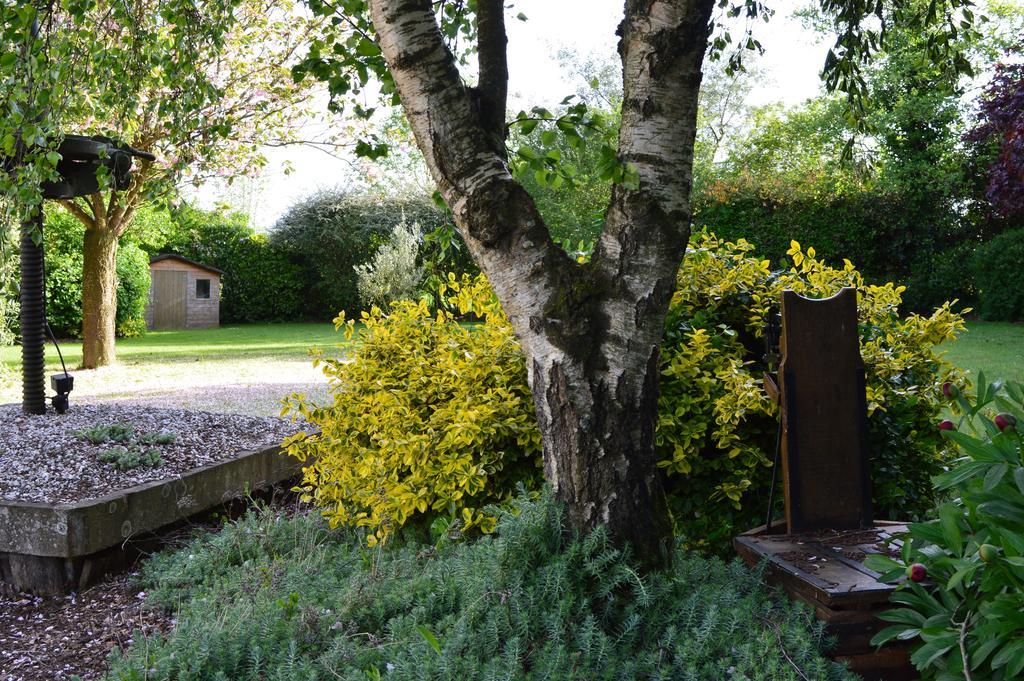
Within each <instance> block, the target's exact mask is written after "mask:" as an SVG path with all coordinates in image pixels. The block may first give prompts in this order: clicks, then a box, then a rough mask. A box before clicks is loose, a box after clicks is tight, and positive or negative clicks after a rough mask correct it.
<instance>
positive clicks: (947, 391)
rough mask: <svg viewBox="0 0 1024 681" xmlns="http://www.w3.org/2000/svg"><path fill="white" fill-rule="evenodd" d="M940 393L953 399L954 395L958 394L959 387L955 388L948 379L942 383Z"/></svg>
mask: <svg viewBox="0 0 1024 681" xmlns="http://www.w3.org/2000/svg"><path fill="white" fill-rule="evenodd" d="M942 394H943V395H945V396H946V397H948V398H950V399H953V398H954V397H956V396H957V395H959V394H960V389H959V388H957V387H956V386H955V385H953V384H952V383H950V382H949V381H946V382H945V383H943V384H942Z"/></svg>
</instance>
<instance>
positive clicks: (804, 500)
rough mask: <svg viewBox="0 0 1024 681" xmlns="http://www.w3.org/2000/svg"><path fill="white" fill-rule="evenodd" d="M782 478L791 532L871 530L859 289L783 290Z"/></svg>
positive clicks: (781, 372)
mask: <svg viewBox="0 0 1024 681" xmlns="http://www.w3.org/2000/svg"><path fill="white" fill-rule="evenodd" d="M782 354H783V359H782V364H781V366H780V368H779V377H780V392H781V396H782V400H781V401H782V424H783V436H782V475H783V488H784V491H785V501H786V522H787V524H788V526H789V532H790V533H792V534H796V533H800V532H808V531H813V530H819V529H826V528H828V529H834V530H848V529H856V528H867V527H871V521H872V514H871V489H870V482H869V477H868V454H867V404H866V397H865V393H864V389H865V386H864V363H863V361H862V360H861V357H860V344H859V334H858V331H857V292H856V291H855V290H854V289H852V288H845V289H843V290H842V291H840V292H839V293H838V294H836V295H834V296H832V297H831V298H826V299H824V300H812V299H810V298H804V297H803V296H800V295H798V294H796V293H794V292H793V291H785V292H784V293H783V294H782Z"/></svg>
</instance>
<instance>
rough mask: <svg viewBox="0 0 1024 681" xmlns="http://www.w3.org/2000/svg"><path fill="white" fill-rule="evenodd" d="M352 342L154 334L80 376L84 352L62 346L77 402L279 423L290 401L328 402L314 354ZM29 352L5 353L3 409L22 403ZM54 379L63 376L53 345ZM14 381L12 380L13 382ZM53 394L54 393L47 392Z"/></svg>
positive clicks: (0, 379)
mask: <svg viewBox="0 0 1024 681" xmlns="http://www.w3.org/2000/svg"><path fill="white" fill-rule="evenodd" d="M339 343H344V336H343V335H342V334H340V333H338V332H336V331H335V330H334V326H333V325H331V324H328V323H322V324H247V325H236V326H224V327H221V328H218V329H203V330H192V331H151V332H149V333H147V334H146V335H145V336H142V337H139V338H126V339H123V340H118V341H117V364H116V365H114V366H110V367H104V368H102V369H96V370H92V371H85V370H79V369H78V366H79V365H80V364H81V362H82V345H81V343H80V342H78V341H66V342H62V343H61V344H60V347H61V351H62V352H63V353H64V361H65V363H66V364H67V366H68V370H69V371H71V372H73V373H74V376H75V389H74V391H73V392H72V393H71V403H72V405H74V404H75V403H76V402H77V401H95V400H104V401H106V400H129V401H132V402H136V403H142V404H150V405H153V406H174V407H182V408H186V409H199V410H206V411H216V412H234V413H243V414H253V415H258V416H271V415H275V414H277V413H278V412H279V411H280V400H281V398H282V397H284V396H285V395H289V394H291V393H293V392H300V393H305V394H309V395H312V396H314V397H315V398H316V399H326V378H325V377H324V375H323V373H321V372H320V371H319V370H318V369H315V368H314V367H313V364H312V362H311V361H310V357H309V349H310V348H311V347H314V346H319V347H320V348H322V349H323V350H324V351H325V353H327V354H335V355H337V354H339V353H340V352H341V350H339V349H338V348H337V345H338V344H339ZM20 367H21V348H18V347H10V348H0V404H4V403H8V402H17V401H20V399H21V380H20V371H21V369H20ZM46 370H47V373H48V374H49V373H56V372H59V371H60V360H59V359H58V357H57V351H56V349H55V348H54V347H53V345H52V344H50V345H48V346H47V348H46ZM5 374H6V380H5ZM47 392H49V391H47Z"/></svg>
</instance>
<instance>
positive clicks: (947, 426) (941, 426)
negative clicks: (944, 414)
mask: <svg viewBox="0 0 1024 681" xmlns="http://www.w3.org/2000/svg"><path fill="white" fill-rule="evenodd" d="M939 430H956V426H954V425H953V422H952V421H950V420H949V419H946V420H945V421H943V422H942V423H940V424H939Z"/></svg>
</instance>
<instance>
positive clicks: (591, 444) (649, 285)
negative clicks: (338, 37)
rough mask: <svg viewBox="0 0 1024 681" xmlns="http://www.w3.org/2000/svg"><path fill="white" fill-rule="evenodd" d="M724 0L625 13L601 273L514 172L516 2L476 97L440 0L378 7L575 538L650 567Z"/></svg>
mask: <svg viewBox="0 0 1024 681" xmlns="http://www.w3.org/2000/svg"><path fill="white" fill-rule="evenodd" d="M711 7H712V1H711V0H628V1H627V2H626V7H625V16H624V19H623V21H622V24H621V25H620V27H619V35H620V43H619V53H620V55H621V57H622V63H623V80H624V82H623V85H624V88H623V91H624V99H623V105H622V127H621V130H620V135H619V157H620V160H621V161H622V162H625V163H630V164H633V165H634V166H635V167H636V169H637V173H638V177H639V186H638V187H637V188H635V189H629V188H626V187H624V186H623V185H616V186H615V187H614V188H613V191H612V198H611V203H610V205H609V209H608V212H607V218H606V221H605V225H604V230H603V232H602V234H601V236H600V239H599V242H598V244H597V246H596V249H595V252H594V255H593V258H592V259H591V261H590V262H589V263H586V264H579V263H577V262H575V261H574V260H573V259H571V258H570V257H568V256H567V255H566V253H565V252H564V251H563V250H562V249H561V248H560V247H558V246H557V245H556V244H554V243H553V242H552V240H551V238H550V236H549V234H548V230H547V227H546V226H545V224H544V221H543V218H542V217H541V215H540V214H539V213H538V211H537V208H536V206H535V205H534V202H533V200H532V199H531V198H530V196H529V194H528V193H527V192H526V191H525V190H524V189H523V187H522V186H521V185H520V184H519V183H518V182H516V181H515V180H514V179H513V177H512V176H511V174H510V173H509V169H508V166H507V163H506V157H505V146H504V140H505V137H506V130H505V119H504V116H505V107H506V89H507V78H508V75H507V73H508V72H507V64H506V45H505V43H506V37H505V36H506V34H505V27H504V18H503V10H504V8H503V3H502V0H479V1H478V5H477V23H478V28H479V32H478V40H479V50H478V59H479V83H480V86H479V88H477V89H474V88H469V87H467V86H466V85H465V84H464V82H463V80H462V78H461V76H460V74H459V71H458V68H457V65H456V62H455V60H454V58H453V56H452V54H451V52H450V51H449V50H448V49H447V47H446V46H445V43H444V41H443V39H442V37H441V34H440V32H439V30H438V26H437V24H436V22H435V18H434V14H433V9H432V5H431V2H430V0H370V10H371V13H372V19H373V23H374V27H375V29H376V31H377V34H378V37H379V42H380V47H381V50H382V52H383V54H384V57H385V59H386V60H387V62H388V65H389V67H390V69H391V73H392V74H393V76H394V79H395V83H396V85H397V87H398V91H399V94H400V97H401V100H402V105H403V107H404V109H405V111H406V114H407V116H408V118H409V121H410V123H411V125H412V128H413V131H414V133H415V136H416V141H417V144H418V145H419V147H420V149H421V151H422V152H423V155H424V157H425V159H426V161H427V164H428V166H429V167H430V170H431V173H432V175H433V177H434V180H435V181H436V182H437V185H438V188H439V189H440V191H441V193H442V195H443V196H444V198H445V200H446V201H447V203H448V205H449V206H450V207H451V209H452V211H453V213H454V216H455V222H456V225H457V226H458V228H459V231H460V232H461V233H462V235H463V237H464V238H465V241H466V243H467V245H468V247H469V249H470V251H471V252H472V254H473V257H474V259H475V260H476V262H477V263H478V264H479V265H480V267H481V269H482V270H483V272H484V273H485V274H486V275H487V277H488V279H489V280H490V282H491V285H492V286H493V288H494V290H495V292H496V294H497V295H498V298H499V299H500V301H501V303H502V305H503V307H504V308H505V311H506V313H507V314H508V316H509V319H510V320H511V323H512V325H513V328H514V330H515V333H516V336H517V338H518V340H519V342H520V344H521V345H522V348H523V351H524V352H525V354H526V360H527V368H528V372H529V380H530V386H531V389H532V392H533V396H534V400H535V403H536V409H537V418H538V421H539V424H540V429H541V433H542V437H543V444H544V467H545V475H546V477H547V479H548V480H549V481H550V482H551V483H552V485H553V486H554V488H555V490H556V493H557V495H558V497H559V499H561V500H562V501H563V502H564V503H565V505H566V508H567V512H568V517H569V520H570V522H571V523H572V525H573V526H574V527H577V528H580V529H589V528H592V527H594V526H596V525H599V524H605V525H607V527H608V528H609V530H610V532H611V535H612V537H613V538H614V540H615V541H617V542H618V543H620V544H623V545H629V546H631V547H632V548H633V550H634V552H635V554H636V555H637V556H638V558H639V559H640V560H641V561H643V562H644V563H646V564H647V565H648V566H652V567H653V566H657V565H660V564H662V563H663V562H664V560H665V559H666V558H667V556H668V547H669V542H670V540H671V527H670V524H669V518H668V513H667V509H666V504H665V494H664V490H663V488H662V484H661V478H660V475H659V473H658V470H657V468H656V466H655V452H654V431H655V424H656V421H657V403H658V376H659V357H658V353H659V347H660V342H661V339H662V335H663V333H664V321H665V315H666V313H667V310H668V305H669V302H670V298H671V295H672V292H673V290H674V288H675V276H676V272H677V270H678V268H679V263H680V261H681V259H682V256H683V253H684V251H685V247H686V242H687V239H688V237H689V224H690V217H691V213H690V205H689V194H690V186H691V173H692V163H693V145H694V137H695V131H696V120H697V94H698V90H699V88H700V80H701V63H702V61H703V57H704V52H705V48H706V46H707V38H708V25H709V18H710V13H711Z"/></svg>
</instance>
